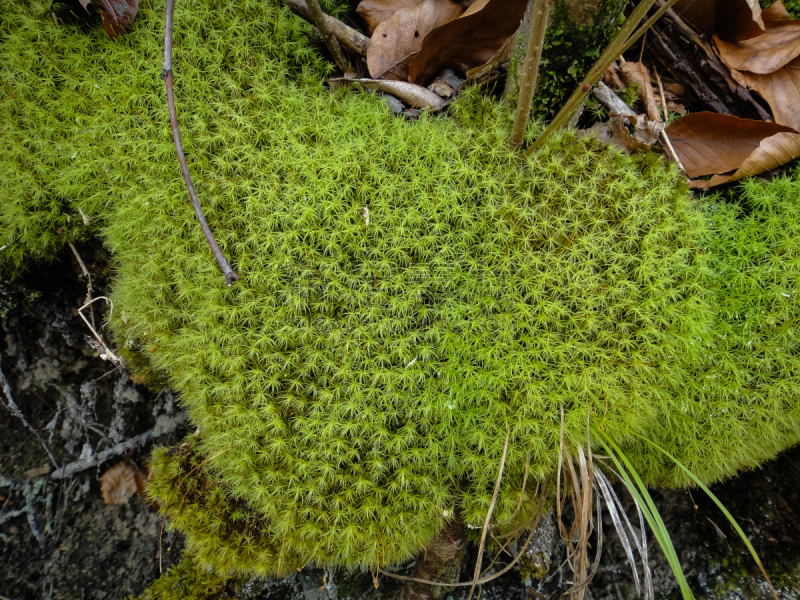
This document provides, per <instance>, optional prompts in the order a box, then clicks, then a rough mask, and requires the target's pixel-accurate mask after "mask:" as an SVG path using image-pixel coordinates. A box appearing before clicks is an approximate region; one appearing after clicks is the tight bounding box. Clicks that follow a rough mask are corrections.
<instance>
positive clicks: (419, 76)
mask: <svg viewBox="0 0 800 600" xmlns="http://www.w3.org/2000/svg"><path fill="white" fill-rule="evenodd" d="M527 4H528V2H527V0H485V1H484V0H478V1H477V2H475V3H474V4H473V5H472V6H470V7H469V9H467V10H466V11H465V12H464V14H463V15H462V16H461V17H460V18H458V19H455V20H453V21H450V22H449V23H445V24H444V25H441V26H439V27H437V28H436V29H434V30H433V31H431V32H430V34H428V37H426V38H425V40H424V41H423V42H422V47H421V48H420V50H419V52H417V54H416V55H415V56H414V57H413V58H412V59H411V64H410V65H409V73H408V80H409V81H411V82H413V83H427V82H428V81H430V80H431V79H432V78H433V77H434V76H435V75H436V74H437V73H438V71H439V69H441V68H442V67H449V68H452V69H454V70H456V71H458V72H461V73H466V72H467V71H469V70H470V69H472V68H474V67H477V66H480V65H483V64H485V63H487V62H489V61H490V60H491V59H492V57H493V56H494V54H495V52H497V50H498V49H499V48H500V47H501V46H502V45H503V43H504V42H505V41H506V40H507V39H508V38H509V37H510V36H511V35H513V33H514V32H515V31H516V30H517V29H518V28H519V25H520V23H521V22H522V17H523V16H524V15H525V8H526V6H527ZM473 11H474V12H473Z"/></svg>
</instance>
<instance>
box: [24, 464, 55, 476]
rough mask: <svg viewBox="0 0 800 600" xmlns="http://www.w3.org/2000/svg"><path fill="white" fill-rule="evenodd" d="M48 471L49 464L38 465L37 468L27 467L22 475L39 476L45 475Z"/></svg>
mask: <svg viewBox="0 0 800 600" xmlns="http://www.w3.org/2000/svg"><path fill="white" fill-rule="evenodd" d="M49 472H50V465H45V466H43V467H39V468H38V469H28V470H27V471H24V472H23V473H22V475H23V477H30V478H33V477H39V476H40V475H47V474H48V473H49Z"/></svg>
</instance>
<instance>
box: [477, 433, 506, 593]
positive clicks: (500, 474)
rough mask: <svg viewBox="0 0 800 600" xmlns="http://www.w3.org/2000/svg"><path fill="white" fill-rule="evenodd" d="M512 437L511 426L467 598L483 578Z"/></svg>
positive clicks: (484, 524)
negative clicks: (495, 509)
mask: <svg viewBox="0 0 800 600" xmlns="http://www.w3.org/2000/svg"><path fill="white" fill-rule="evenodd" d="M510 439H511V428H510V427H509V428H508V429H507V431H506V442H505V444H504V445H503V456H502V457H501V458H500V470H499V471H498V473H497V481H496V482H495V484H494V494H492V501H491V503H490V504H489V510H488V511H487V512H486V520H485V521H484V523H483V531H482V532H481V543H480V546H478V557H477V558H476V559H475V572H474V573H473V576H472V587H471V588H470V590H469V596H467V600H471V598H472V594H473V592H474V591H475V586H476V585H477V583H476V582H477V581H478V580H479V579H480V578H481V560H482V559H483V551H484V549H485V548H486V535H487V534H488V533H489V523H490V521H491V519H492V513H493V512H494V505H495V504H496V503H497V496H498V494H499V493H500V483H501V482H502V481H503V469H505V466H506V455H507V454H508V441H509V440H510Z"/></svg>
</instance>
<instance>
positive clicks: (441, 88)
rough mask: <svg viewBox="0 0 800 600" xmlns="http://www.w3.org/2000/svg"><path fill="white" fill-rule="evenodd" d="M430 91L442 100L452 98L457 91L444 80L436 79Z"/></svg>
mask: <svg viewBox="0 0 800 600" xmlns="http://www.w3.org/2000/svg"><path fill="white" fill-rule="evenodd" d="M428 89H429V90H430V91H432V92H433V93H434V94H436V95H437V96H439V97H441V98H450V97H451V96H452V95H453V94H455V90H454V89H453V88H452V87H450V86H449V85H448V84H447V83H446V82H445V81H443V80H442V79H434V81H433V83H432V84H430V85H429V86H428Z"/></svg>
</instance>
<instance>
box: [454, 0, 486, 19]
mask: <svg viewBox="0 0 800 600" xmlns="http://www.w3.org/2000/svg"><path fill="white" fill-rule="evenodd" d="M488 3H489V0H476V1H475V2H473V3H472V4H471V5H470V7H469V8H468V9H467V10H465V11H464V14H463V15H461V16H462V17H468V16H470V15H474V14H475V13H476V12H478V11H481V10H483V8H484V6H486V5H487V4H488Z"/></svg>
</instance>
